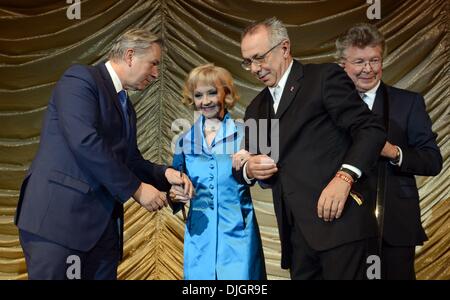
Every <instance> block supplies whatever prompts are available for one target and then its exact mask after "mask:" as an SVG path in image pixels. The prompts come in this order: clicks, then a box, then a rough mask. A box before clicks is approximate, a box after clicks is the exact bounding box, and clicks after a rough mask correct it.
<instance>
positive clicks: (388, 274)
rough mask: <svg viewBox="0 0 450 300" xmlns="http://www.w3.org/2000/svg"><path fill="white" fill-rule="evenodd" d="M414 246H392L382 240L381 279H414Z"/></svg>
mask: <svg viewBox="0 0 450 300" xmlns="http://www.w3.org/2000/svg"><path fill="white" fill-rule="evenodd" d="M415 250H416V247H415V246H407V247H399V246H392V245H389V244H388V243H386V242H385V241H383V244H382V248H381V279H386V280H415V279H416V273H415V271H414V257H415Z"/></svg>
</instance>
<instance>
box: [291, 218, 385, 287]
mask: <svg viewBox="0 0 450 300" xmlns="http://www.w3.org/2000/svg"><path fill="white" fill-rule="evenodd" d="M291 243H292V250H293V251H292V262H291V268H290V273H291V279H293V280H311V279H316V280H317V279H325V280H355V279H356V280H363V279H367V276H366V269H367V264H366V260H367V257H368V256H369V255H370V254H371V253H372V254H373V249H372V248H373V245H376V240H375V239H374V240H372V239H367V240H361V241H356V242H352V243H348V244H344V245H341V246H338V247H336V248H333V249H329V250H325V251H316V250H314V249H312V248H311V247H310V246H309V244H308V242H307V241H306V240H305V237H304V236H303V233H302V232H301V230H300V229H299V228H298V227H297V226H293V227H292V233H291Z"/></svg>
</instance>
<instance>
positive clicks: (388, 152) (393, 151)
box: [381, 142, 398, 160]
mask: <svg viewBox="0 0 450 300" xmlns="http://www.w3.org/2000/svg"><path fill="white" fill-rule="evenodd" d="M397 155H398V149H397V147H396V146H395V145H392V144H391V143H389V142H386V144H384V147H383V150H381V156H384V157H387V158H389V159H391V160H392V159H395V158H397Z"/></svg>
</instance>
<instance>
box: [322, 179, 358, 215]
mask: <svg viewBox="0 0 450 300" xmlns="http://www.w3.org/2000/svg"><path fill="white" fill-rule="evenodd" d="M350 188H351V185H350V183H348V182H345V181H344V180H342V179H341V178H337V177H334V178H333V179H332V180H331V181H330V183H329V184H328V185H327V186H326V187H325V189H324V190H323V191H322V194H320V197H319V201H318V203H317V214H318V216H319V218H321V219H322V218H323V220H324V221H326V222H328V221H333V220H334V218H336V219H339V217H340V216H341V214H342V211H343V209H344V205H345V201H347V197H348V194H349V193H350Z"/></svg>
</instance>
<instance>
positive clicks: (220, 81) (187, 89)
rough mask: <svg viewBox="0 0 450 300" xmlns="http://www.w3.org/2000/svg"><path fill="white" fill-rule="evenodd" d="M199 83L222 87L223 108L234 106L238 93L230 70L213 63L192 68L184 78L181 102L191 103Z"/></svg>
mask: <svg viewBox="0 0 450 300" xmlns="http://www.w3.org/2000/svg"><path fill="white" fill-rule="evenodd" d="M199 83H203V84H206V85H213V86H215V87H216V88H217V89H222V90H223V92H224V94H225V101H224V102H225V108H227V109H230V108H232V107H233V106H234V104H235V103H236V101H237V100H239V95H238V93H237V91H236V87H235V86H234V82H233V77H232V76H231V74H230V72H228V71H227V70H226V69H224V68H222V67H217V66H215V65H214V64H211V63H210V64H205V65H201V66H198V67H196V68H194V69H193V70H192V71H191V72H190V73H189V75H188V76H187V78H186V81H185V82H184V87H183V99H182V102H183V103H184V104H187V105H193V104H194V99H193V97H192V96H193V93H194V90H195V88H196V87H197V85H198V84H199Z"/></svg>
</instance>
